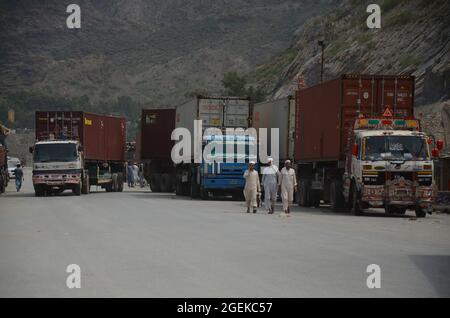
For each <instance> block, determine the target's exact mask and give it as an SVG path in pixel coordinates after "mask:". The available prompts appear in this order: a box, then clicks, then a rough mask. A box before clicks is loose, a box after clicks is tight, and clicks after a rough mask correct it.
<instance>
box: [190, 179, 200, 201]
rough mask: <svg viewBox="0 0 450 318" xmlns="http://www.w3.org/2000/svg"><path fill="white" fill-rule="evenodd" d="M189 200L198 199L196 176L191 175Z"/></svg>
mask: <svg viewBox="0 0 450 318" xmlns="http://www.w3.org/2000/svg"><path fill="white" fill-rule="evenodd" d="M190 195H191V198H192V199H197V198H199V197H200V185H199V184H198V183H197V178H196V174H195V173H193V174H192V176H191V193H190Z"/></svg>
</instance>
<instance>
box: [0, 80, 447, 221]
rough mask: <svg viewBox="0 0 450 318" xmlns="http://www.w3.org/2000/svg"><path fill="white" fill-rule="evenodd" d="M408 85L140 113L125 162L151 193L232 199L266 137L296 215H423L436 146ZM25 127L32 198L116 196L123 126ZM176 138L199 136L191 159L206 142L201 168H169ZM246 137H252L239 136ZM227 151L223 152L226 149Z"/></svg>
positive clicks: (39, 116)
mask: <svg viewBox="0 0 450 318" xmlns="http://www.w3.org/2000/svg"><path fill="white" fill-rule="evenodd" d="M414 86H415V79H414V77H412V76H382V75H350V74H349V75H342V76H340V77H339V78H337V79H335V80H331V81H328V82H324V83H321V84H318V85H316V86H313V87H309V88H304V89H299V90H298V91H297V92H296V93H295V96H289V97H286V98H283V99H279V100H271V101H266V102H263V103H257V104H253V103H252V101H251V100H250V99H249V98H239V97H229V96H196V97H195V98H193V99H192V100H191V101H188V102H187V103H185V104H182V105H179V106H176V107H173V108H153V107H150V108H148V109H143V110H142V113H141V118H140V128H139V132H138V134H137V136H136V150H135V151H136V160H137V161H139V162H140V163H142V165H143V175H144V177H145V179H146V180H147V182H148V184H149V186H150V189H151V191H152V192H175V193H176V195H184V196H190V197H192V198H201V199H204V200H205V199H208V198H211V197H213V196H216V195H220V196H223V195H227V196H231V197H232V198H234V199H238V200H241V199H242V198H243V189H244V186H245V179H244V177H243V175H244V172H245V170H246V169H247V166H248V163H249V162H251V161H255V162H257V163H258V164H257V165H256V169H257V170H259V168H260V165H265V164H266V163H267V162H264V160H262V159H263V158H261V157H257V156H255V155H254V153H253V152H252V151H251V149H254V148H257V149H258V150H260V149H261V148H264V151H265V153H267V154H270V153H274V150H275V149H272V148H271V147H272V146H271V143H270V140H271V137H272V134H273V133H274V132H275V130H273V129H277V130H276V134H277V135H278V138H277V139H278V143H277V144H275V147H278V149H277V150H278V151H277V153H278V158H279V159H280V162H281V164H283V162H284V161H285V160H292V162H293V167H294V169H295V171H296V175H297V179H298V180H297V181H298V182H297V184H298V189H297V190H298V191H297V195H296V200H297V202H298V204H299V205H300V206H304V207H309V206H316V207H317V206H319V205H320V204H329V205H330V206H331V209H332V210H333V211H341V210H348V211H351V212H352V213H354V214H360V213H362V211H363V210H364V209H368V208H384V209H385V211H386V213H387V214H404V213H405V211H406V210H407V209H412V210H414V211H415V212H416V215H417V216H418V217H425V215H426V213H427V212H429V213H430V212H432V204H433V200H434V198H435V197H436V194H437V187H436V184H435V169H434V161H433V159H434V158H435V157H437V156H438V155H439V152H440V151H442V142H440V141H436V140H433V139H432V138H431V137H430V136H427V135H426V134H425V133H424V132H423V131H421V125H420V121H419V120H417V119H416V118H415V117H414ZM35 120H36V143H35V145H34V146H33V147H31V148H30V152H32V153H33V185H34V189H35V194H36V196H44V195H48V194H51V193H53V194H58V193H61V192H62V191H64V190H71V191H73V193H74V194H75V195H81V194H87V193H89V190H90V187H91V186H94V185H95V186H100V187H101V188H104V189H105V190H106V191H108V192H114V191H123V183H124V182H125V181H126V169H125V165H126V158H127V156H126V149H127V146H126V134H125V131H126V126H125V118H120V117H114V116H105V115H97V114H91V113H86V112H82V111H38V112H36V119H35ZM195 121H198V122H197V123H199V124H200V126H196V125H195V123H196V122H195ZM199 127H200V128H199ZM177 128H184V129H187V130H188V131H189V132H190V133H191V135H192V136H193V137H192V142H191V144H192V147H193V148H195V146H194V143H195V140H194V138H199V137H198V136H200V138H201V147H200V148H201V149H197V151H201V152H202V153H203V151H204V150H205V148H206V147H207V145H208V144H209V143H212V142H214V143H215V148H214V152H213V153H212V154H210V155H211V156H212V157H213V158H212V160H211V161H208V162H196V161H195V160H194V158H193V157H194V156H195V154H194V152H192V153H191V155H190V157H189V158H185V159H184V160H183V161H182V162H181V163H180V162H177V163H175V162H174V161H173V158H172V156H173V149H174V145H175V143H176V141H175V138H174V131H175V129H177ZM212 128H213V130H211V129H212ZM249 128H255V131H256V132H257V134H256V135H251V134H249V133H248V129H249ZM261 128H266V129H267V132H268V133H267V134H268V135H267V137H268V139H267V140H268V143H267V144H266V143H264V144H262V143H261V138H260V137H261V136H259V135H258V133H259V132H260V131H261V130H260V129H261ZM227 129H233V130H232V131H233V133H232V134H227ZM236 129H238V130H236ZM236 131H242V132H243V134H241V133H236ZM230 143H232V144H234V145H235V146H234V147H233V148H229V147H227V145H229V144H230ZM238 145H241V146H242V147H238ZM230 149H232V151H230ZM238 149H241V152H239V150H238ZM242 149H243V151H242ZM2 157H5V158H6V146H5V145H3V144H0V168H1V170H0V178H1V179H0V181H2V182H1V184H0V185H1V186H2V187H3V188H4V186H6V181H7V176H3V173H2V171H3V170H4V169H6V168H7V167H6V164H5V162H4V160H2ZM219 159H220V160H219ZM258 161H259V162H258ZM280 168H281V167H280ZM2 187H0V190H1V189H2Z"/></svg>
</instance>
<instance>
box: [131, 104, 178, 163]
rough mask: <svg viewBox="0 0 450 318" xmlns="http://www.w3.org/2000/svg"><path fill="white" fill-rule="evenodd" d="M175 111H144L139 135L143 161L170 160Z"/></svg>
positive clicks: (139, 147)
mask: <svg viewBox="0 0 450 318" xmlns="http://www.w3.org/2000/svg"><path fill="white" fill-rule="evenodd" d="M174 129H175V109H143V110H142V117H141V130H140V134H139V146H138V149H139V150H140V159H141V160H156V159H158V160H170V153H171V151H172V147H173V144H174V142H173V141H172V140H171V135H172V132H173V130H174Z"/></svg>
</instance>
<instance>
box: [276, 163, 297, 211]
mask: <svg viewBox="0 0 450 318" xmlns="http://www.w3.org/2000/svg"><path fill="white" fill-rule="evenodd" d="M278 184H279V186H280V188H281V200H282V201H283V210H284V213H286V214H287V215H289V214H290V213H291V208H290V205H291V204H292V202H293V201H294V192H295V191H297V177H296V175H295V170H294V169H293V168H292V163H291V161H290V160H286V162H285V163H284V168H283V169H281V173H280V178H279V181H278Z"/></svg>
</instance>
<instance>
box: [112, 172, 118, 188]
mask: <svg viewBox="0 0 450 318" xmlns="http://www.w3.org/2000/svg"><path fill="white" fill-rule="evenodd" d="M118 185H119V184H118V182H117V173H113V174H112V176H111V191H112V192H117V190H118Z"/></svg>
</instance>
